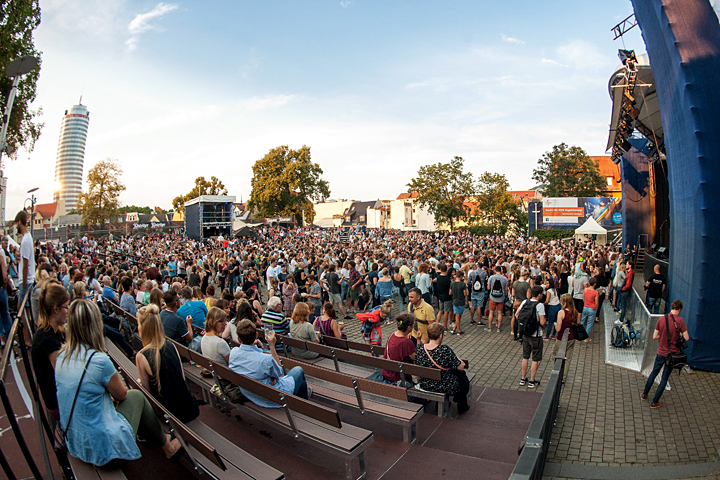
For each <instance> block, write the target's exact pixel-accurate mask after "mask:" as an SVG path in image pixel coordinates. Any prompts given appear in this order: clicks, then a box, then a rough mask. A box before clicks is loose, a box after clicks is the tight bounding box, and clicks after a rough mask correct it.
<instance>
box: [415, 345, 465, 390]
mask: <svg viewBox="0 0 720 480" xmlns="http://www.w3.org/2000/svg"><path fill="white" fill-rule="evenodd" d="M423 348H424V349H425V354H426V355H427V356H428V358H429V359H430V361H431V362H432V363H433V365H435V366H436V367H437V368H439V369H440V370H444V371H448V370H450V371H451V372H452V373H453V374H455V376H456V377H457V379H458V383H459V385H460V390H461V391H467V389H469V388H470V379H469V378H468V376H467V373H466V372H465V370H459V369H457V368H452V369H450V368H443V367H441V366H440V365H438V364H437V362H436V361H435V360H434V359H433V358H432V356H431V355H430V352H429V351H428V349H427V343H426V344H425V345H423ZM458 360H459V359H458ZM460 363H463V361H462V360H460ZM463 389H464V390H463Z"/></svg>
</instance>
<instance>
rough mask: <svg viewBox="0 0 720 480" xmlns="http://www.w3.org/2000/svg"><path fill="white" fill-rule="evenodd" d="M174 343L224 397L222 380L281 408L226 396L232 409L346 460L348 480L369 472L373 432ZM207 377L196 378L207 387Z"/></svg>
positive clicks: (328, 409) (320, 406)
mask: <svg viewBox="0 0 720 480" xmlns="http://www.w3.org/2000/svg"><path fill="white" fill-rule="evenodd" d="M171 341H172V340H171ZM173 343H174V344H175V347H176V348H177V350H178V352H179V353H180V355H181V356H184V357H185V358H188V359H189V360H191V361H193V362H195V363H196V364H198V365H200V366H201V367H203V368H206V369H208V370H210V371H211V372H212V373H213V378H214V380H215V382H214V384H215V385H217V386H218V388H219V389H220V390H221V391H223V396H224V386H223V384H222V382H221V381H220V380H225V381H227V382H230V383H232V384H235V385H237V386H238V387H240V388H242V389H243V390H245V391H248V392H250V393H253V394H256V395H258V396H260V397H262V398H264V399H266V400H269V401H271V402H273V403H276V404H278V405H279V406H280V408H265V407H260V406H258V405H255V404H254V403H253V402H251V401H246V402H244V403H242V404H231V403H229V402H227V398H224V400H225V401H226V404H227V405H228V406H230V408H236V409H238V410H239V411H241V413H244V414H246V415H248V416H250V417H252V418H255V419H256V420H258V421H260V422H262V423H264V424H266V425H268V426H272V427H274V428H277V429H278V430H281V431H284V432H287V433H290V434H292V435H293V436H294V437H295V438H296V439H298V440H300V441H304V442H307V443H309V444H311V445H314V446H315V447H317V448H319V449H321V450H323V451H326V452H328V453H331V454H333V455H335V456H338V457H341V458H342V459H343V461H344V463H345V473H346V477H347V478H348V480H354V479H356V478H365V476H366V475H367V472H366V467H365V450H367V448H368V447H369V446H370V444H371V443H372V442H373V433H372V432H371V431H369V430H365V429H363V428H359V427H355V426H353V425H349V424H342V423H341V422H340V417H339V416H338V413H337V411H336V410H333V409H330V408H328V407H325V406H322V405H318V404H316V403H313V402H310V401H308V400H305V399H303V398H300V397H297V396H295V395H291V394H287V393H284V392H282V391H280V390H278V389H276V388H273V387H271V386H269V385H266V384H264V383H262V382H259V381H257V380H253V379H252V378H249V377H246V376H244V375H239V374H237V373H235V372H233V371H232V370H230V369H229V368H228V367H226V366H224V365H220V364H216V363H214V362H212V361H211V360H210V359H209V358H207V357H205V356H203V355H200V354H199V353H197V352H194V351H192V350H190V349H189V348H187V347H184V346H182V345H179V344H177V343H175V342H173ZM204 380H205V379H202V380H199V379H194V381H196V382H198V384H199V385H201V386H202V383H204V384H205V388H207V385H208V383H209V382H207V381H204ZM210 395H214V394H210ZM356 458H357V465H358V466H359V471H360V476H359V477H356V476H354V475H353V469H354V468H353V465H354V463H355V459H356Z"/></svg>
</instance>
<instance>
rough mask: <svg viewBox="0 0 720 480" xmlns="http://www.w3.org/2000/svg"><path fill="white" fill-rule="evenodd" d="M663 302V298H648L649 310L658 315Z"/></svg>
mask: <svg viewBox="0 0 720 480" xmlns="http://www.w3.org/2000/svg"><path fill="white" fill-rule="evenodd" d="M661 301H662V299H661V298H653V297H648V299H647V308H648V310H650V313H652V314H653V315H657V313H658V312H659V311H660V302H661Z"/></svg>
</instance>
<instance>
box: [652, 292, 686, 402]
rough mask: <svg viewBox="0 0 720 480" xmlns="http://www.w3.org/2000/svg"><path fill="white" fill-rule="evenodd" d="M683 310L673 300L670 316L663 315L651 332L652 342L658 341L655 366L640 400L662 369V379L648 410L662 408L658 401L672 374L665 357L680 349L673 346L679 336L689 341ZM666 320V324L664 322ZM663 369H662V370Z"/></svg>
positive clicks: (679, 302) (678, 302) (677, 301)
mask: <svg viewBox="0 0 720 480" xmlns="http://www.w3.org/2000/svg"><path fill="white" fill-rule="evenodd" d="M682 308H683V304H682V302H681V301H680V300H675V301H673V302H672V304H671V305H670V315H665V316H664V317H662V318H661V319H660V320H658V322H657V325H655V331H654V332H653V340H658V351H657V356H656V357H655V366H653V370H652V373H651V374H650V376H649V377H648V379H647V383H646V384H645V389H644V390H643V392H642V393H641V394H640V398H641V399H643V400H645V399H647V396H648V393H650V388H652V386H653V383H655V378H656V377H657V376H658V373H660V369H662V377H660V385H658V388H657V390H656V391H655V397H654V398H653V401H652V404H650V408H660V407H662V406H663V402H661V401H660V397H661V396H662V394H663V391H664V390H665V385H666V384H667V380H668V377H670V374H671V373H672V369H671V368H670V367H669V366H667V365H666V364H665V362H666V361H667V357H668V355H669V354H670V352H679V351H680V349H679V348H678V347H677V346H676V345H675V342H677V340H678V338H679V337H680V335H682V336H683V338H684V339H685V341H688V340H690V335H688V331H687V327H686V326H685V320H684V319H683V318H682V317H681V316H680V311H681V310H682ZM666 319H667V322H666ZM668 335H669V337H670V346H669V347H668ZM663 367H664V368H663Z"/></svg>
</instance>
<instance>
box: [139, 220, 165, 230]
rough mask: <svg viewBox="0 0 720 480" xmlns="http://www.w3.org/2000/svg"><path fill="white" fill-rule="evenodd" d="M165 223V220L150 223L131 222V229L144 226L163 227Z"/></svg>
mask: <svg viewBox="0 0 720 480" xmlns="http://www.w3.org/2000/svg"><path fill="white" fill-rule="evenodd" d="M166 226H167V223H165V222H150V223H133V224H132V228H133V230H139V229H144V228H165V227H166Z"/></svg>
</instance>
